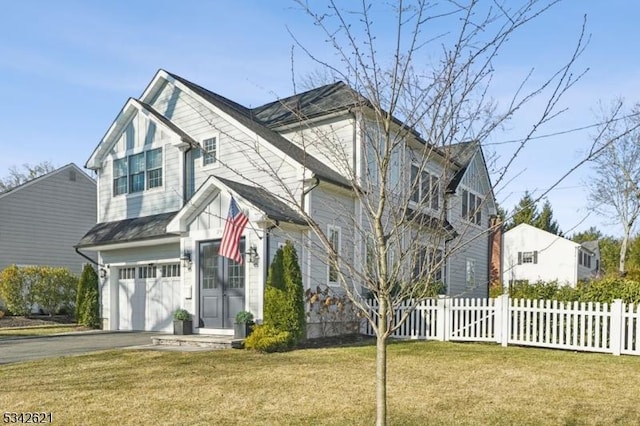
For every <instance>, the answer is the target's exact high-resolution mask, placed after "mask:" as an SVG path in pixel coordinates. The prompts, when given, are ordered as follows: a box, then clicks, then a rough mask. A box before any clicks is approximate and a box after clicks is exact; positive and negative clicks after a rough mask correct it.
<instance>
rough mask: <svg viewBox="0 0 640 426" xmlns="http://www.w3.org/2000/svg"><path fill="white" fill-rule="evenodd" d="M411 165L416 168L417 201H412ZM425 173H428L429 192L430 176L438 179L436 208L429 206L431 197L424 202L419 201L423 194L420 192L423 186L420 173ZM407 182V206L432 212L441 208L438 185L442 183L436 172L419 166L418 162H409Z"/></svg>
mask: <svg viewBox="0 0 640 426" xmlns="http://www.w3.org/2000/svg"><path fill="white" fill-rule="evenodd" d="M413 167H416V168H417V169H418V176H419V179H418V188H419V192H418V201H417V202H416V201H414V200H413V189H414V188H413V180H412V179H411V169H412V168H413ZM423 173H426V174H427V175H429V192H431V179H432V178H434V177H435V178H437V179H438V186H439V187H438V193H437V197H438V208H437V209H433V208H431V197H429V199H428V200H426V201H425V202H424V203H422V204H421V203H420V200H421V199H423V198H424V197H423V194H422V188H423V184H422V174H423ZM407 182H409V206H411V207H414V208H417V207H420V208H421V209H426V210H429V211H432V212H439V211H441V210H442V202H443V200H442V197H441V196H440V194H441V192H442V191H441V188H440V186H441V185H442V182H441V179H440V176H438V174H437V173H434V172H432V171H431V170H429V169H427V168H426V167H422V169H421V167H420V164H418V163H414V162H412V163H411V166H410V167H409V179H407Z"/></svg>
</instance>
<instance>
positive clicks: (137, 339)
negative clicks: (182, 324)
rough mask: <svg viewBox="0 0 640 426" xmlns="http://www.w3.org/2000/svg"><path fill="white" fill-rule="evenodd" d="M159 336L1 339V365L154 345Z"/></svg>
mask: <svg viewBox="0 0 640 426" xmlns="http://www.w3.org/2000/svg"><path fill="white" fill-rule="evenodd" d="M157 334H158V333H149V332H126V331H96V332H87V333H74V334H66V335H62V336H40V337H28V338H16V339H5V340H0V364H7V363H10V362H20V361H28V360H32V359H41V358H55V357H60V356H66V355H77V354H83V353H88V352H96V351H103V350H107V349H117V348H127V347H132V346H147V345H151V337H152V336H154V335H157Z"/></svg>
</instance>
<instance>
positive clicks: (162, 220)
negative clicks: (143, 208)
mask: <svg viewBox="0 0 640 426" xmlns="http://www.w3.org/2000/svg"><path fill="white" fill-rule="evenodd" d="M177 213H178V212H169V213H161V214H156V215H152V216H144V217H134V218H131V219H124V220H118V221H114V222H103V223H98V224H97V225H95V226H94V227H93V228H91V229H90V230H89V231H88V232H87V233H86V234H85V236H84V237H82V239H80V241H79V242H78V244H77V245H76V247H77V248H83V247H91V246H97V245H103V244H115V243H125V242H132V241H140V240H149V239H154V238H161V237H166V236H167V224H168V223H169V222H171V219H173V217H174V216H175V215H176V214H177Z"/></svg>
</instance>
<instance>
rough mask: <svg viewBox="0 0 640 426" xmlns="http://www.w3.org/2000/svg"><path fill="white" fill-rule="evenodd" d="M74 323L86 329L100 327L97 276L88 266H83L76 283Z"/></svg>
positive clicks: (91, 267)
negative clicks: (76, 322)
mask: <svg viewBox="0 0 640 426" xmlns="http://www.w3.org/2000/svg"><path fill="white" fill-rule="evenodd" d="M76 321H78V324H80V325H84V326H86V327H93V328H97V327H99V326H100V296H99V287H98V274H96V271H95V269H93V266H91V265H89V264H86V265H84V268H83V269H82V275H81V276H80V280H79V281H78V294H77V299H76Z"/></svg>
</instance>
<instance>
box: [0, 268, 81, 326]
mask: <svg viewBox="0 0 640 426" xmlns="http://www.w3.org/2000/svg"><path fill="white" fill-rule="evenodd" d="M77 288H78V277H77V276H76V275H74V274H72V273H71V272H69V270H68V269H66V268H56V267H51V266H27V267H17V266H16V265H11V266H9V267H7V268H5V269H4V270H2V272H0V298H1V299H2V300H3V301H4V304H5V305H6V307H7V308H8V309H9V311H10V312H11V313H13V314H14V315H29V314H30V313H31V311H32V308H33V306H34V305H35V304H37V305H38V306H39V307H40V308H41V309H42V310H44V311H45V312H47V313H49V314H55V313H59V312H65V313H71V312H73V306H74V303H75V299H76V291H77Z"/></svg>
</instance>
